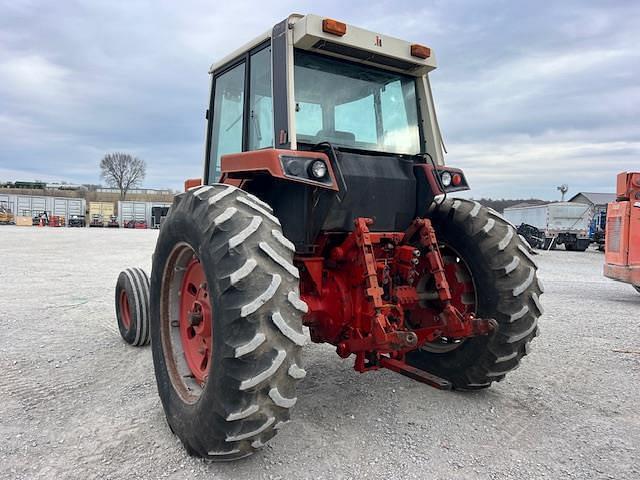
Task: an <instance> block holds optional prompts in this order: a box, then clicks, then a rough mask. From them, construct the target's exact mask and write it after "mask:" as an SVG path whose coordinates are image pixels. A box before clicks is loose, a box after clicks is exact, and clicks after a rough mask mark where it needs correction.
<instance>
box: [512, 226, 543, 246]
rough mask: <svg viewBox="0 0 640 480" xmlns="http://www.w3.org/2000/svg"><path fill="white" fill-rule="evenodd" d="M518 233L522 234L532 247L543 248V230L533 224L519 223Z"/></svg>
mask: <svg viewBox="0 0 640 480" xmlns="http://www.w3.org/2000/svg"><path fill="white" fill-rule="evenodd" d="M517 232H518V235H522V236H523V237H524V239H525V240H526V241H527V242H528V243H529V245H531V247H533V248H543V247H544V244H545V236H544V232H543V231H542V230H540V229H538V228H536V227H534V226H533V225H528V224H526V223H521V224H520V225H519V226H518V229H517Z"/></svg>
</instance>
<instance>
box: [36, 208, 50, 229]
mask: <svg viewBox="0 0 640 480" xmlns="http://www.w3.org/2000/svg"><path fill="white" fill-rule="evenodd" d="M32 224H33V226H34V227H46V226H48V225H49V214H48V213H47V212H46V211H45V212H42V213H37V214H35V215H34V216H33V219H32Z"/></svg>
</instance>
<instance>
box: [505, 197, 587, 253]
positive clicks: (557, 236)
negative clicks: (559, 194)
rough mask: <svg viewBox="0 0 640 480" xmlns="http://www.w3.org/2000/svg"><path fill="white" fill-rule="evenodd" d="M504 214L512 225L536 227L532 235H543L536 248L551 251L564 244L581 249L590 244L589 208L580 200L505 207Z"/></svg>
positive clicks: (567, 248)
mask: <svg viewBox="0 0 640 480" xmlns="http://www.w3.org/2000/svg"><path fill="white" fill-rule="evenodd" d="M504 216H505V218H506V219H507V220H509V221H510V222H511V223H512V224H514V225H521V224H526V225H528V226H529V227H534V228H536V229H538V230H539V232H540V233H537V234H536V236H539V235H540V234H542V236H543V237H544V242H543V244H542V245H541V246H540V247H538V248H543V249H545V250H551V249H554V248H555V247H557V246H558V245H564V248H565V249H566V250H569V251H579V252H584V251H585V250H586V249H587V248H588V247H589V245H590V244H591V240H590V239H589V225H590V223H591V218H592V217H593V210H592V208H591V206H589V205H585V204H583V203H571V202H555V203H548V204H545V205H522V206H514V207H509V208H505V209H504ZM537 243H539V242H537Z"/></svg>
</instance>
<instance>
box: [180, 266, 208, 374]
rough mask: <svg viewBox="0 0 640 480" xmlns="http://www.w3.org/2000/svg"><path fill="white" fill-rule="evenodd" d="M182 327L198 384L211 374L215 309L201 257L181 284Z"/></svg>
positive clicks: (190, 363)
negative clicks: (212, 304)
mask: <svg viewBox="0 0 640 480" xmlns="http://www.w3.org/2000/svg"><path fill="white" fill-rule="evenodd" d="M178 322H179V328H180V339H181V341H182V349H183V351H184V356H185V360H186V361H187V365H188V366H189V370H191V373H192V374H193V376H194V378H195V379H196V381H198V383H201V384H202V383H204V382H205V381H206V380H207V376H208V375H209V368H210V363H209V362H210V359H211V351H212V348H213V310H212V308H211V301H210V298H209V289H208V286H207V279H206V276H205V273H204V270H203V268H202V265H201V264H200V261H199V260H198V259H197V258H194V259H193V260H192V261H191V262H190V263H189V265H188V266H187V269H186V270H185V273H184V277H183V278H182V284H181V286H180V311H179V320H178Z"/></svg>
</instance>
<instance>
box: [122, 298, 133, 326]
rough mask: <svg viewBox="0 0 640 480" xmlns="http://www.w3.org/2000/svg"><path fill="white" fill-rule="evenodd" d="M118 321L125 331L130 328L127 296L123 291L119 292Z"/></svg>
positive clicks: (129, 310)
mask: <svg viewBox="0 0 640 480" xmlns="http://www.w3.org/2000/svg"><path fill="white" fill-rule="evenodd" d="M120 319H121V321H122V326H123V327H124V328H125V330H129V328H130V327H131V309H130V308H129V295H127V292H126V291H125V290H122V291H121V292H120Z"/></svg>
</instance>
